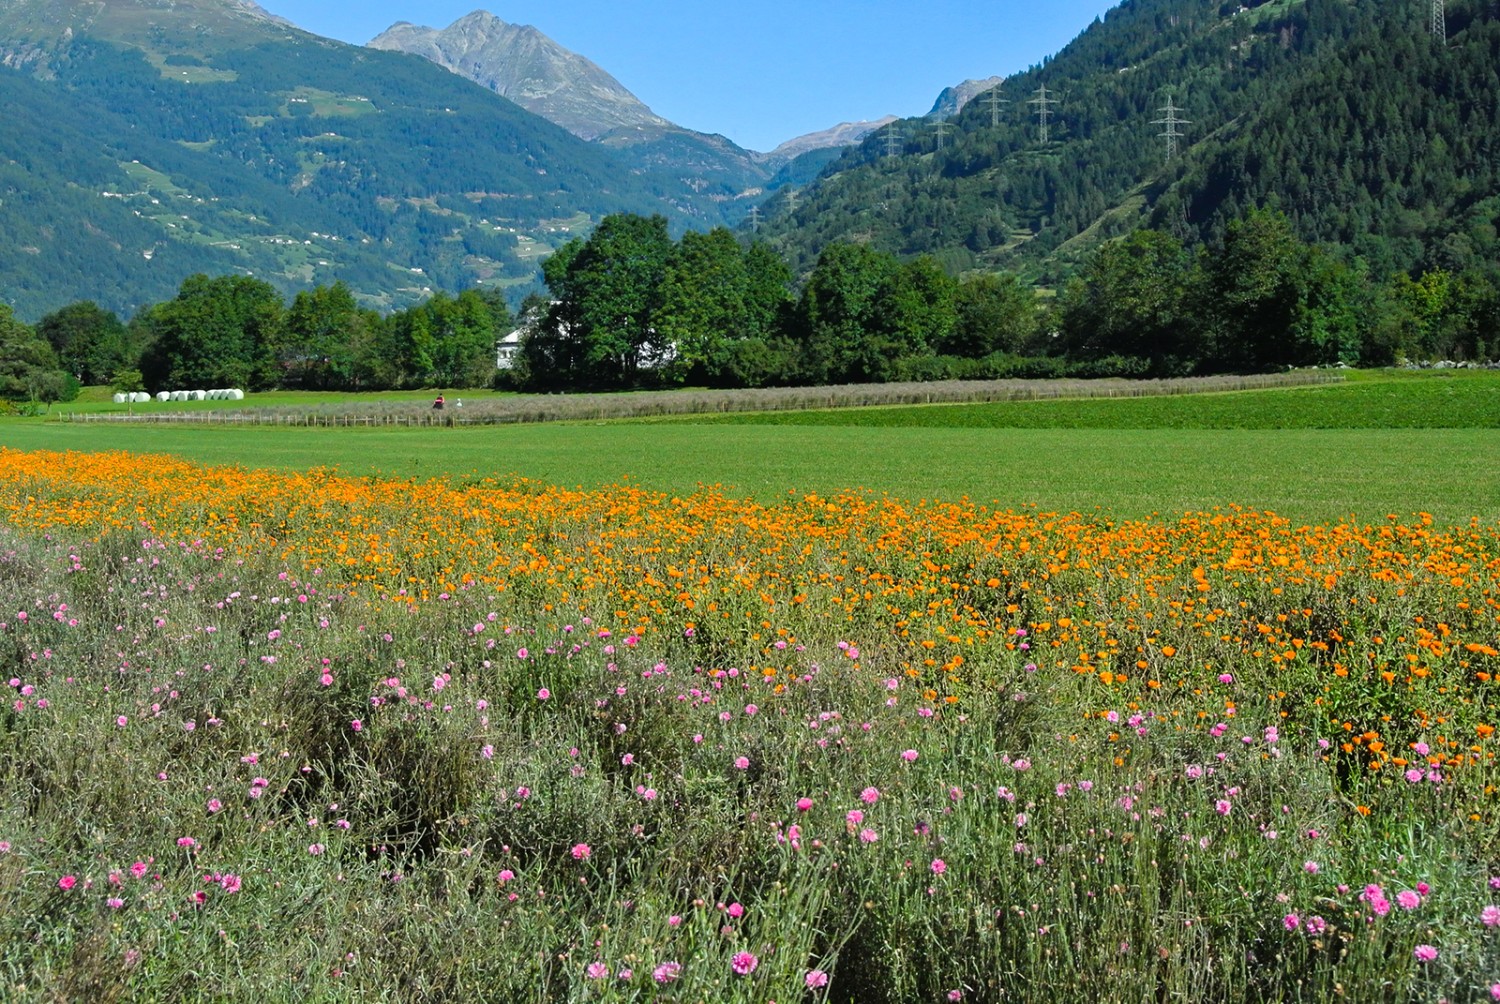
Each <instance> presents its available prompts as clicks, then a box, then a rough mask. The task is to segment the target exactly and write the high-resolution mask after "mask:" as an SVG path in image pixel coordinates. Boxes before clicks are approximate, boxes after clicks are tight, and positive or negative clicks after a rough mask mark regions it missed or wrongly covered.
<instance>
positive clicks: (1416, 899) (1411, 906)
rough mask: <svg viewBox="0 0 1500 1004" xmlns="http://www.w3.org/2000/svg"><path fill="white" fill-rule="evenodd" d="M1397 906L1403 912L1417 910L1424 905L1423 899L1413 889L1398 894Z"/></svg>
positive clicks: (1403, 890)
mask: <svg viewBox="0 0 1500 1004" xmlns="http://www.w3.org/2000/svg"><path fill="white" fill-rule="evenodd" d="M1396 905H1397V906H1399V907H1401V909H1403V910H1415V909H1416V908H1417V907H1419V906H1421V905H1422V897H1421V896H1418V895H1417V894H1416V893H1415V892H1414V891H1412V890H1411V889H1402V890H1401V891H1400V892H1398V893H1397V894H1396Z"/></svg>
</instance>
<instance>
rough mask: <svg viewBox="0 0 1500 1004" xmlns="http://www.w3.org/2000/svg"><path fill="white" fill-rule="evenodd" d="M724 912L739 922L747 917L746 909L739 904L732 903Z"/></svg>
mask: <svg viewBox="0 0 1500 1004" xmlns="http://www.w3.org/2000/svg"><path fill="white" fill-rule="evenodd" d="M724 912H725V913H727V914H729V916H731V917H733V918H734V919H735V920H739V919H740V918H741V917H743V916H744V915H745V908H744V907H743V906H741V905H740V904H739V903H730V904H729V906H727V907H726V908H725V909H724Z"/></svg>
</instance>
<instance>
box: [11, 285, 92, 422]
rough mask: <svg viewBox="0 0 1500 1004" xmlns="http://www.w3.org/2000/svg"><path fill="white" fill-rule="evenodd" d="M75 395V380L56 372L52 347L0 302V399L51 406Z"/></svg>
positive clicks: (76, 393)
mask: <svg viewBox="0 0 1500 1004" xmlns="http://www.w3.org/2000/svg"><path fill="white" fill-rule="evenodd" d="M77 396H78V381H76V380H74V379H73V378H72V377H71V376H69V374H67V373H66V372H64V371H63V370H60V369H58V366H57V354H56V353H55V352H53V351H52V346H50V345H48V344H47V342H46V341H45V340H43V339H42V338H41V337H40V336H38V335H37V334H36V332H34V331H32V330H31V328H29V327H27V326H26V325H24V324H22V323H21V322H20V321H18V320H16V317H15V314H14V313H12V312H11V309H10V307H9V306H7V305H6V304H4V303H0V398H4V399H6V400H9V401H29V402H32V403H37V402H40V403H43V404H49V405H50V404H52V403H54V402H57V401H67V400H71V399H72V398H73V397H77Z"/></svg>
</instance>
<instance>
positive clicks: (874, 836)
mask: <svg viewBox="0 0 1500 1004" xmlns="http://www.w3.org/2000/svg"><path fill="white" fill-rule="evenodd" d="M879 839H880V834H878V833H876V832H875V831H874V830H872V829H870V828H869V827H868V826H866V827H865V828H864V829H862V830H860V831H859V842H860V843H862V844H873V843H874V842H875V841H877V840H879Z"/></svg>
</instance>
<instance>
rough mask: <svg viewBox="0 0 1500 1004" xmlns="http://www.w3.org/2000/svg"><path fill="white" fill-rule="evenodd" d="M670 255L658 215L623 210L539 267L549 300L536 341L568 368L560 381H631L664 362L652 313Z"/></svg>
mask: <svg viewBox="0 0 1500 1004" xmlns="http://www.w3.org/2000/svg"><path fill="white" fill-rule="evenodd" d="M671 254H672V239H671V237H669V236H668V234H667V221H666V219H665V217H662V216H651V217H645V216H636V215H633V214H627V213H622V214H616V215H613V216H606V217H605V218H604V219H603V220H602V221H600V223H599V226H598V227H596V228H595V230H594V232H593V234H591V235H590V236H589V238H588V240H586V241H581V242H572V243H570V244H569V245H567V246H565V247H564V248H562V249H561V250H559V251H558V253H557V254H556V255H554V256H553V258H552V259H551V260H549V261H548V262H547V263H546V265H544V266H543V270H542V271H543V277H544V278H545V279H546V281H547V286H548V289H549V290H551V293H552V297H553V300H554V303H553V304H552V308H551V309H550V310H549V311H548V313H547V316H546V318H545V319H544V320H543V322H542V326H543V329H544V332H545V333H544V334H543V336H542V339H541V342H539V346H540V345H541V344H546V345H548V346H550V351H549V352H548V353H547V355H548V356H550V362H551V364H552V365H563V366H566V367H567V373H568V374H569V376H568V377H566V379H570V380H571V381H572V382H573V383H575V384H579V385H589V386H603V387H618V386H631V385H634V384H636V383H638V382H639V381H640V380H641V379H642V377H643V375H644V374H645V373H646V372H647V371H654V370H656V369H658V368H659V367H660V366H662V365H663V364H664V363H666V362H667V361H668V360H669V357H670V351H671V346H670V344H669V343H667V342H666V341H665V340H663V339H662V338H661V337H660V335H659V334H658V333H657V332H656V330H655V329H654V328H653V326H652V317H653V315H654V313H655V311H656V308H657V306H658V304H659V302H660V288H661V282H662V278H663V276H664V275H665V273H666V265H667V261H668V259H669V258H670V256H671ZM557 375H558V376H559V377H562V374H561V373H559V374H557Z"/></svg>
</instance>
